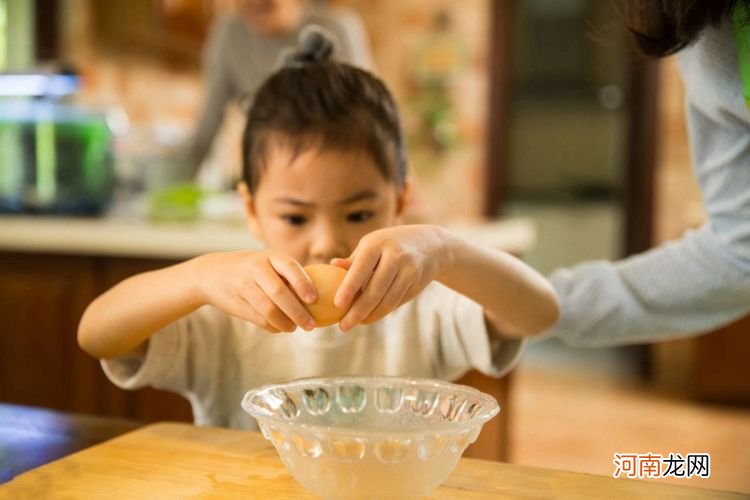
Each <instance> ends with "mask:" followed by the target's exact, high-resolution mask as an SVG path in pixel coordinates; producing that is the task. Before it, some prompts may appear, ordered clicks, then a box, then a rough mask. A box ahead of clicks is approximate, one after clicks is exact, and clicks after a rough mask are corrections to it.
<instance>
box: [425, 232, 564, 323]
mask: <svg viewBox="0 0 750 500" xmlns="http://www.w3.org/2000/svg"><path fill="white" fill-rule="evenodd" d="M442 237H443V240H444V242H445V245H446V247H445V248H446V252H445V254H446V259H445V261H444V263H443V264H442V265H441V271H440V273H439V275H438V278H437V280H438V281H439V282H441V283H443V284H444V285H446V286H448V287H450V288H452V289H454V290H456V291H457V292H459V293H461V294H463V295H466V296H467V297H469V298H470V299H472V300H474V301H475V302H477V303H479V304H480V305H481V306H482V307H483V308H484V311H485V316H486V317H487V320H488V321H489V323H490V326H492V327H494V330H495V332H494V333H496V334H500V335H502V336H504V337H522V336H527V335H534V334H537V333H541V332H542V331H544V330H545V329H547V328H549V327H550V326H552V325H553V324H554V323H555V322H556V321H557V319H558V316H559V303H558V300H557V296H556V294H555V292H554V289H553V288H552V286H551V285H550V284H549V282H548V281H547V280H546V279H545V278H544V277H543V276H542V275H540V274H539V273H537V272H536V271H534V270H533V269H531V268H530V267H529V266H527V265H526V264H524V263H523V262H521V261H520V260H519V259H517V258H515V257H513V256H512V255H509V254H507V253H505V252H502V251H495V250H491V249H486V248H481V247H477V246H475V245H472V244H470V243H468V242H466V241H463V240H462V239H460V238H458V237H457V236H455V235H453V234H451V233H450V232H448V231H444V232H443V235H442Z"/></svg>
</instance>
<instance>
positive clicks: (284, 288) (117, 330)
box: [78, 252, 316, 358]
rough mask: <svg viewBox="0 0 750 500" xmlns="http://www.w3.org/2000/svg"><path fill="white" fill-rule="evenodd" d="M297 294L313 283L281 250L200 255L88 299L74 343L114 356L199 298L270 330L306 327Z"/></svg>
mask: <svg viewBox="0 0 750 500" xmlns="http://www.w3.org/2000/svg"><path fill="white" fill-rule="evenodd" d="M282 278H283V279H282ZM284 280H286V282H285V281H284ZM287 283H289V284H288V285H287ZM295 293H296V294H297V295H295ZM297 296H299V297H303V298H304V299H305V300H306V301H307V302H314V301H315V300H316V292H315V287H314V286H313V284H312V282H311V281H310V278H309V277H308V276H307V274H305V272H304V271H303V270H302V267H301V266H300V264H299V263H297V262H296V261H295V260H294V259H292V258H290V257H288V256H285V255H283V254H279V253H276V252H227V253H213V254H207V255H203V256H201V257H197V258H195V259H192V260H188V261H186V262H183V263H180V264H177V265H174V266H171V267H167V268H164V269H160V270H158V271H152V272H147V273H143V274H139V275H136V276H133V277H131V278H128V279H126V280H125V281H122V282H121V283H119V284H117V285H115V286H114V287H113V288H111V289H110V290H108V291H107V292H105V293H104V294H102V295H101V296H99V297H98V298H96V299H95V300H94V301H93V302H92V303H91V304H90V305H89V306H88V308H87V309H86V311H85V312H84V314H83V317H82V318H81V323H80V325H79V326H78V343H79V345H80V346H81V348H83V349H84V350H85V351H86V352H88V353H89V354H91V355H92V356H95V357H97V358H110V357H114V356H119V355H122V354H125V353H128V352H131V351H133V350H135V349H138V348H139V346H142V344H143V343H144V342H145V341H147V340H148V339H149V338H150V337H151V336H152V335H153V334H154V333H156V332H157V331H159V330H160V329H161V328H163V327H164V326H166V325H168V324H169V323H171V322H174V321H176V320H177V319H179V318H181V317H182V316H185V315H187V314H189V313H190V312H192V311H194V310H195V309H197V308H199V307H200V306H203V305H206V304H212V305H214V306H216V307H218V308H219V309H221V310H223V311H224V312H226V313H228V314H231V315H233V316H237V317H239V318H241V319H244V320H246V321H250V322H252V323H255V324H256V325H258V326H260V327H261V328H264V329H266V330H268V331H270V332H280V331H293V330H294V329H295V328H296V326H297V325H299V326H302V327H303V328H305V329H308V330H309V329H312V327H313V326H314V320H313V318H312V317H311V316H310V314H309V313H308V312H307V310H306V309H305V308H304V306H303V305H302V303H301V302H300V301H299V299H298V298H297Z"/></svg>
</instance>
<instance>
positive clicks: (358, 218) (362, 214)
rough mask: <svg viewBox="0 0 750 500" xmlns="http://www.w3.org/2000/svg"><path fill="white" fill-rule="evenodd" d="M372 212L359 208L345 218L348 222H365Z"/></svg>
mask: <svg viewBox="0 0 750 500" xmlns="http://www.w3.org/2000/svg"><path fill="white" fill-rule="evenodd" d="M373 215H374V214H373V213H372V212H370V211H369V210H361V211H359V212H352V213H350V214H348V215H347V216H346V220H348V221H349V222H357V223H359V222H365V221H366V220H368V219H371V218H372V216H373Z"/></svg>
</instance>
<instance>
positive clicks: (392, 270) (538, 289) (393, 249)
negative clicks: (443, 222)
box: [334, 225, 559, 337]
mask: <svg viewBox="0 0 750 500" xmlns="http://www.w3.org/2000/svg"><path fill="white" fill-rule="evenodd" d="M334 263H335V264H338V265H342V266H344V267H348V268H349V272H347V275H346V278H345V279H344V282H343V283H342V284H341V287H340V288H339V290H338V292H337V295H336V304H337V305H338V306H339V307H346V306H347V305H348V304H349V303H351V302H352V297H354V295H355V293H356V291H357V290H360V289H361V287H362V285H363V284H365V288H364V289H363V290H362V291H361V295H360V296H359V297H357V298H356V300H354V301H353V303H352V306H351V309H350V311H349V312H348V313H347V315H346V316H345V317H344V319H343V320H342V321H341V328H342V330H347V329H349V328H351V327H352V326H354V325H356V324H357V323H371V322H373V321H377V320H378V319H380V318H382V317H383V316H385V315H386V314H388V313H389V312H390V311H392V310H393V309H395V308H397V307H398V306H400V305H401V304H403V303H405V302H407V301H409V300H411V299H412V298H414V297H415V296H416V295H417V294H418V293H419V292H421V291H422V290H423V289H424V287H426V286H427V285H428V284H429V283H430V282H431V281H432V280H437V281H439V282H441V283H443V284H444V285H446V286H448V287H450V288H452V289H454V290H455V291H457V292H459V293H461V294H463V295H466V296H467V297H469V298H470V299H472V300H474V301H475V302H477V303H479V304H480V305H481V306H482V307H483V308H484V312H485V317H486V319H487V322H488V325H489V326H490V327H491V328H490V329H491V330H493V332H492V333H494V334H500V335H502V336H503V337H522V336H526V335H534V334H536V333H540V332H542V331H543V330H545V329H546V328H548V327H550V326H552V325H553V324H554V323H555V322H556V321H557V318H558V315H559V304H558V301H557V297H556V295H555V292H554V290H553V288H552V286H551V285H550V284H549V283H548V282H547V280H546V279H545V278H543V277H542V276H541V275H540V274H538V273H537V272H536V271H534V270H533V269H531V268H530V267H529V266H527V265H526V264H524V263H523V262H521V261H520V260H518V259H516V258H515V257H513V256H511V255H509V254H507V253H505V252H501V251H499V250H498V251H495V250H490V249H485V248H481V247H478V246H475V245H472V244H470V243H468V242H466V241H464V240H462V239H460V238H458V237H457V236H455V235H453V234H452V233H450V232H449V231H447V230H445V229H443V228H439V227H436V226H425V225H414V226H399V227H392V228H387V229H383V230H380V231H375V232H373V233H370V234H368V235H367V236H365V237H364V238H362V240H361V241H360V242H359V244H358V245H357V248H356V249H355V251H354V252H353V253H352V255H351V256H350V257H349V258H348V259H341V260H337V261H336V262H334Z"/></svg>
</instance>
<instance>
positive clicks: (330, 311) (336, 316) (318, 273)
mask: <svg viewBox="0 0 750 500" xmlns="http://www.w3.org/2000/svg"><path fill="white" fill-rule="evenodd" d="M304 269H305V272H306V273H307V275H308V276H310V279H311V280H312V282H313V285H314V286H315V289H316V290H317V291H318V300H317V302H315V303H314V304H307V303H305V307H306V308H307V310H308V311H309V312H310V314H311V315H312V317H313V318H314V319H315V326H328V325H333V324H334V323H338V322H339V321H341V318H343V317H344V315H345V314H346V312H347V310H346V309H339V308H338V307H336V306H335V305H333V297H335V296H336V291H337V290H338V289H339V285H340V284H341V282H342V281H343V280H344V276H345V275H346V269H343V268H341V267H338V266H333V265H330V264H310V265H309V266H305V268H304Z"/></svg>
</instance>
